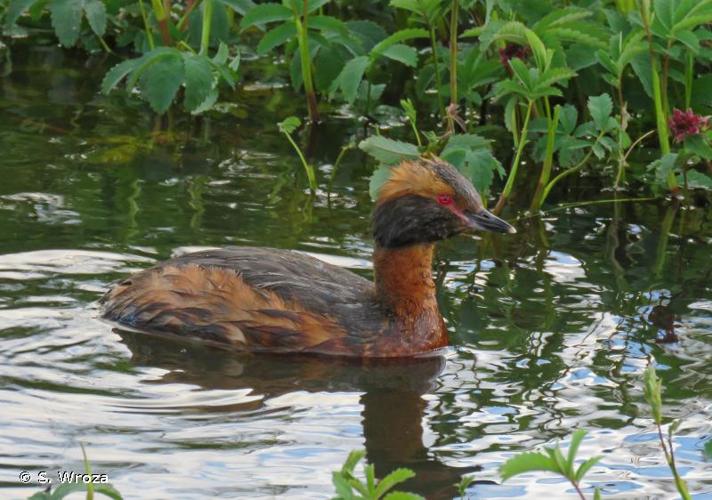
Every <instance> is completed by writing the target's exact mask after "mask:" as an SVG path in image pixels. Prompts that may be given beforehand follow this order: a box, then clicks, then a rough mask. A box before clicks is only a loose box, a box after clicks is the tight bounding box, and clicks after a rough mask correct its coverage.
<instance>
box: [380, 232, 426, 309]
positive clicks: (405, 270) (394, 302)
mask: <svg viewBox="0 0 712 500" xmlns="http://www.w3.org/2000/svg"><path fill="white" fill-rule="evenodd" d="M433 250H434V245H433V244H432V243H424V244H417V245H409V246H405V247H398V248H382V247H379V246H376V248H375V250H374V252H373V265H374V270H375V280H376V293H377V294H378V299H379V300H380V301H381V303H382V304H383V305H384V306H386V307H387V308H389V309H390V310H391V311H392V312H394V313H396V314H397V315H401V314H411V313H413V312H415V311H418V310H422V309H423V308H429V309H433V308H434V309H435V310H437V300H436V295H435V282H434V281H433V275H432V262H433Z"/></svg>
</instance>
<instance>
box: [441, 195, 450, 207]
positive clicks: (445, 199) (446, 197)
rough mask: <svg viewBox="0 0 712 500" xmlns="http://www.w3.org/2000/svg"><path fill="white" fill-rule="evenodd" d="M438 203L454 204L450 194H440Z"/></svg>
mask: <svg viewBox="0 0 712 500" xmlns="http://www.w3.org/2000/svg"><path fill="white" fill-rule="evenodd" d="M438 203H440V204H441V205H452V196H450V195H449V194H441V195H438Z"/></svg>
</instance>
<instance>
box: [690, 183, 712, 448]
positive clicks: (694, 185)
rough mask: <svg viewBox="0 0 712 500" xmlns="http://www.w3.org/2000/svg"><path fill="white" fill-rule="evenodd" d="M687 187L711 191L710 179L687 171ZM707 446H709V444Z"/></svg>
mask: <svg viewBox="0 0 712 500" xmlns="http://www.w3.org/2000/svg"><path fill="white" fill-rule="evenodd" d="M687 185H688V186H689V187H690V188H692V189H707V190H708V191H712V177H710V176H709V175H706V174H703V173H702V172H698V171H697V170H689V171H688V172H687ZM707 444H708V445H709V444H710V443H707Z"/></svg>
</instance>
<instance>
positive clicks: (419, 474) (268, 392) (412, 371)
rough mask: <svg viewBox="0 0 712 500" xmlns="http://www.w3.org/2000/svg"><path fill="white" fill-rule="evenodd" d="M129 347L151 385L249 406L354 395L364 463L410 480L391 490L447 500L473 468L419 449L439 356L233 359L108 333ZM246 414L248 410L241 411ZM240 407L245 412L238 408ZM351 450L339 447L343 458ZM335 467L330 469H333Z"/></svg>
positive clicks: (137, 336) (133, 335)
mask: <svg viewBox="0 0 712 500" xmlns="http://www.w3.org/2000/svg"><path fill="white" fill-rule="evenodd" d="M114 331H115V332H116V333H118V334H119V335H120V336H121V338H122V339H123V342H124V344H125V345H126V346H127V347H128V348H129V349H130V350H131V353H132V358H131V362H132V363H133V364H135V365H141V366H152V367H158V368H162V369H165V370H168V372H167V373H165V374H164V375H163V376H162V377H161V379H159V381H158V382H159V383H182V384H191V385H197V386H200V387H202V388H204V389H219V390H244V389H250V390H251V393H254V394H260V395H262V396H263V397H262V398H261V399H260V400H259V401H255V402H253V403H251V405H257V406H260V405H262V404H264V401H265V400H269V399H271V398H276V397H278V396H282V395H285V394H288V393H292V392H297V391H307V392H358V393H361V396H360V403H361V405H362V407H363V410H362V413H361V414H362V416H363V420H362V422H363V436H364V439H365V448H366V459H367V460H368V462H369V463H372V464H374V465H375V468H376V476H377V477H384V476H385V475H387V474H388V473H389V472H391V471H392V470H393V469H396V468H398V467H408V468H410V469H412V470H413V471H414V472H415V473H416V476H415V477H414V478H413V479H410V480H409V481H408V482H406V483H403V484H402V485H399V488H398V489H401V490H402V491H412V492H415V493H419V494H422V495H425V496H426V497H427V498H428V499H440V498H447V499H450V498H452V497H453V496H454V495H456V493H457V488H456V487H455V484H456V483H458V482H459V481H460V479H461V477H462V476H463V475H465V474H467V473H470V472H474V471H476V470H479V469H480V467H478V466H473V467H451V466H448V465H447V464H445V463H443V462H442V461H440V460H439V458H438V457H437V455H436V454H434V453H432V452H429V450H428V448H427V447H426V446H425V445H424V444H423V416H424V414H425V410H426V406H427V403H426V401H425V400H424V399H423V397H422V396H423V395H424V394H426V393H428V392H431V391H432V390H433V388H434V384H435V380H436V378H437V377H438V375H439V374H440V372H441V371H442V369H443V367H444V365H445V359H444V358H443V357H442V356H441V355H431V356H428V357H418V358H407V359H394V360H384V361H376V360H370V361H363V360H361V361H355V360H350V359H345V358H332V357H317V356H294V355H290V356H279V355H250V354H239V353H235V352H230V351H224V350H221V349H214V348H210V347H206V346H204V345H197V344H196V345H193V344H191V343H185V344H184V343H181V344H180V348H177V344H176V343H175V341H174V340H170V339H163V338H160V337H154V336H147V335H144V334H138V333H134V332H127V331H123V330H114ZM248 408H249V409H252V407H251V406H248ZM239 409H240V410H243V411H244V410H245V406H244V405H240V408H239ZM349 451H351V450H344V459H345V458H346V455H347V454H348V452H349ZM339 466H340V464H334V467H333V468H334V469H337V468H338V467H339Z"/></svg>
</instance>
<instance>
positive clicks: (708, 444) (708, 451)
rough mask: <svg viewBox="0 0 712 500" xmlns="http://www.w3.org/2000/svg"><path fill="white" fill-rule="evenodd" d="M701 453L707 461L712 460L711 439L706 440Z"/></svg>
mask: <svg viewBox="0 0 712 500" xmlns="http://www.w3.org/2000/svg"><path fill="white" fill-rule="evenodd" d="M702 451H703V453H704V455H705V457H707V459H712V439H708V440H707V442H706V443H705V444H704V446H703V447H702Z"/></svg>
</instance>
